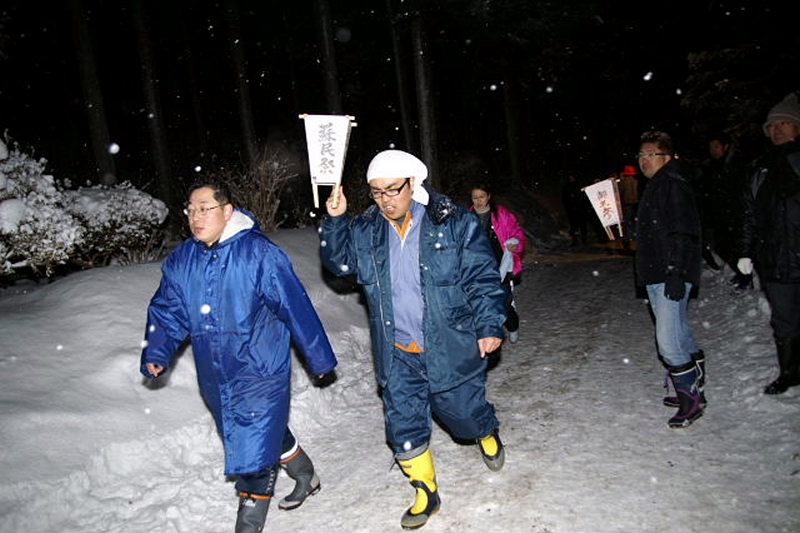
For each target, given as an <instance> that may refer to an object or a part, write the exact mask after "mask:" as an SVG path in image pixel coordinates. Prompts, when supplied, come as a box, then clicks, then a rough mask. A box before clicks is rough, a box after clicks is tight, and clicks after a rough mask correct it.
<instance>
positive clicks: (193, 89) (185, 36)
mask: <svg viewBox="0 0 800 533" xmlns="http://www.w3.org/2000/svg"><path fill="white" fill-rule="evenodd" d="M190 15H191V12H190V11H189V12H187V13H186V14H185V16H178V17H176V19H177V20H175V22H174V23H175V24H176V26H177V28H176V30H177V33H178V35H179V36H180V39H181V42H182V45H183V56H184V58H185V63H186V76H187V83H188V85H189V98H190V99H191V102H192V117H193V119H194V129H195V131H196V135H197V146H198V148H199V150H200V153H201V154H202V155H203V157H205V156H206V155H207V154H206V151H207V150H208V129H207V128H206V124H205V120H204V118H203V116H204V113H203V99H202V96H201V95H202V91H201V90H200V88H199V86H198V84H197V64H196V63H195V56H194V53H193V52H192V44H191V43H192V41H191V38H190V36H189V30H188V29H187V27H186V18H185V17H189V16H190ZM190 22H192V21H190Z"/></svg>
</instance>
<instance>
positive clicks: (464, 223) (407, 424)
mask: <svg viewBox="0 0 800 533" xmlns="http://www.w3.org/2000/svg"><path fill="white" fill-rule="evenodd" d="M427 177H428V169H427V167H426V166H425V164H424V163H423V162H422V161H420V160H419V159H418V158H416V157H415V156H413V155H412V154H409V153H408V152H404V151H402V150H386V151H384V152H381V153H379V154H377V155H376V156H375V157H374V158H373V159H372V161H371V162H370V164H369V167H368V169H367V182H368V183H369V188H370V196H371V197H372V199H373V201H374V202H375V204H374V205H372V206H371V207H369V208H368V209H367V210H366V211H365V212H364V213H362V214H360V215H356V216H353V215H349V214H347V199H346V197H345V194H344V191H343V190H342V188H341V187H340V188H339V190H338V191H335V192H334V194H337V192H338V199H337V201H336V202H334V201H333V200H334V199H333V198H330V199H328V202H327V204H326V207H327V211H328V216H327V217H326V218H325V219H324V220H323V221H322V225H321V227H320V230H319V232H320V255H321V256H322V263H323V265H324V266H325V268H326V269H328V270H329V271H331V272H332V273H334V274H336V275H338V276H347V275H355V276H356V279H357V281H358V283H359V284H360V285H361V286H362V287H363V291H364V295H365V296H366V299H367V303H368V306H367V308H368V309H369V314H370V320H369V324H370V333H371V335H372V346H373V357H374V359H375V374H376V378H377V380H378V384H379V385H380V388H381V391H382V399H383V405H384V421H385V429H386V440H387V442H388V443H389V445H390V447H391V448H392V451H393V452H394V457H395V460H396V461H397V463H398V464H399V465H400V468H401V470H402V471H403V473H404V474H405V475H406V476H408V477H409V479H410V481H411V486H412V487H414V489H415V490H416V497H415V501H414V503H413V505H412V506H411V507H410V508H408V510H406V511H405V513H404V514H403V516H402V518H401V521H400V524H401V526H402V527H404V528H407V529H415V528H418V527H421V526H423V525H425V523H426V522H427V521H428V519H429V518H430V516H431V515H432V514H434V513H435V512H437V511H438V510H439V506H440V498H439V491H438V485H437V481H436V470H435V468H434V463H433V453H432V451H431V449H430V437H431V428H432V424H433V418H434V417H435V418H436V419H437V421H439V422H441V423H442V424H443V425H444V426H445V427H446V428H447V430H448V432H449V433H450V434H451V435H452V436H453V437H454V438H456V439H459V440H463V441H467V442H474V443H476V444H477V448H478V449H479V450H480V453H481V456H482V458H483V462H484V463H485V464H486V466H487V467H488V468H489V469H490V470H493V471H496V470H500V469H501V468H502V467H503V463H504V461H505V448H504V447H503V443H502V442H501V440H500V436H499V433H498V427H499V425H500V423H499V422H498V420H497V417H496V416H495V411H494V407H493V406H492V404H491V403H489V402H488V401H487V400H486V368H487V360H486V357H485V356H486V354H487V353H490V352H493V351H494V350H496V349H497V348H498V347H499V346H500V344H501V342H502V338H503V337H504V335H505V331H504V329H503V324H504V323H505V321H506V293H505V290H504V289H503V287H502V285H501V284H500V277H499V276H498V265H497V260H496V258H495V255H494V252H493V250H492V247H491V244H490V243H489V239H488V237H487V236H486V234H485V232H484V231H483V230H482V228H481V224H480V222H479V220H478V218H477V217H476V216H475V215H474V214H473V213H470V212H468V211H467V210H466V209H464V208H463V207H461V206H459V205H457V204H456V203H454V202H453V201H452V200H451V199H450V198H448V197H446V196H444V195H441V194H439V193H437V192H435V191H433V190H432V189H427V188H425V187H424V186H423V183H424V182H425V180H426V179H427Z"/></svg>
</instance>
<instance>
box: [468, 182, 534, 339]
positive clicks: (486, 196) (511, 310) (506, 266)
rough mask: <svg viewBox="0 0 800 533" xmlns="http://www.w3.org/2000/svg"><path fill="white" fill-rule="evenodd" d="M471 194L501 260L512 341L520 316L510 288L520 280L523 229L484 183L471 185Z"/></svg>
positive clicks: (476, 210) (501, 274) (507, 327)
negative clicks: (493, 197) (493, 198)
mask: <svg viewBox="0 0 800 533" xmlns="http://www.w3.org/2000/svg"><path fill="white" fill-rule="evenodd" d="M470 195H471V197H472V207H471V208H470V210H471V211H473V212H474V213H475V214H476V215H478V218H480V220H481V224H482V225H483V229H484V231H486V234H487V235H488V236H489V240H490V241H491V243H492V248H493V249H494V251H495V254H496V255H497V261H498V263H499V264H500V278H501V279H502V280H503V286H504V287H505V288H506V291H507V293H508V299H507V305H506V307H507V317H506V324H505V326H506V330H507V331H508V340H509V341H510V342H512V343H515V342H517V341H518V340H519V316H518V315H517V311H516V308H515V306H514V292H513V288H514V285H515V284H517V285H518V284H519V283H520V281H521V274H522V254H523V253H524V252H525V243H526V239H525V231H523V229H522V226H521V225H520V223H519V220H517V216H516V215H515V214H514V213H513V212H511V210H509V209H508V208H507V207H505V206H504V205H501V204H497V203H495V202H494V200H492V194H491V192H490V191H489V188H488V187H487V186H486V185H484V184H480V185H476V186H474V187H472V189H471V191H470Z"/></svg>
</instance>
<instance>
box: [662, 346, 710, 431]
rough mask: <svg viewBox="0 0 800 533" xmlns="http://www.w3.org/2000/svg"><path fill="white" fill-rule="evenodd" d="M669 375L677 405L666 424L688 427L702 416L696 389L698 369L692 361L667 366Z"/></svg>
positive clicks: (698, 377)
mask: <svg viewBox="0 0 800 533" xmlns="http://www.w3.org/2000/svg"><path fill="white" fill-rule="evenodd" d="M669 377H670V378H671V379H672V386H673V387H675V393H676V394H677V396H678V404H679V405H678V412H677V413H675V416H673V417H672V418H670V419H669V422H668V425H669V427H671V428H685V427H688V426H690V425H692V423H693V422H694V421H695V420H697V419H698V418H700V417H701V416H703V408H702V407H701V406H700V391H698V390H697V383H698V381H699V380H700V371H699V369H698V368H697V365H696V364H695V363H694V361H692V362H691V363H687V364H685V365H683V366H679V367H674V366H673V367H669Z"/></svg>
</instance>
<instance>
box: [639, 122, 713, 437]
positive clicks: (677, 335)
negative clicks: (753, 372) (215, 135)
mask: <svg viewBox="0 0 800 533" xmlns="http://www.w3.org/2000/svg"><path fill="white" fill-rule="evenodd" d="M639 167H640V168H641V169H642V174H644V176H645V177H647V178H649V179H650V182H649V183H648V185H647V187H645V190H644V194H643V195H642V198H641V201H640V202H639V211H638V214H637V224H638V226H637V237H638V245H639V246H638V249H637V252H636V273H637V279H638V282H639V283H640V284H642V285H644V286H645V288H646V289H647V296H648V299H649V301H650V306H651V308H652V310H653V315H654V316H655V322H656V324H655V326H656V344H657V348H658V351H659V354H660V355H661V358H662V359H663V361H664V363H665V364H666V366H667V369H668V370H669V376H670V378H671V380H672V385H673V387H674V388H675V393H676V396H675V397H667V398H665V399H664V403H665V404H666V405H668V406H673V407H678V412H677V413H676V414H675V416H673V417H672V418H670V419H669V426H670V427H677V428H679V427H686V426H688V425H690V424H691V423H692V422H694V421H695V420H696V419H697V418H699V417H700V416H701V415H702V414H703V405H704V404H705V398H704V397H703V395H702V392H701V390H700V389H701V387H702V386H703V384H704V370H705V359H704V357H703V352H702V351H701V350H699V349H698V348H697V345H696V343H695V340H694V335H693V333H692V329H691V326H690V325H689V320H688V316H687V315H688V307H689V293H690V292H691V289H692V286H698V285H699V284H700V258H701V244H700V235H701V230H700V215H699V214H698V211H697V206H696V203H695V198H694V192H693V191H692V188H691V185H690V184H689V181H688V180H687V178H686V175H685V170H684V169H682V167H681V165H680V164H679V162H678V160H677V159H675V156H674V150H673V144H672V139H671V138H670V136H669V135H667V134H666V133H663V132H659V131H650V132H646V133H645V134H643V135H642V140H641V145H640V147H639Z"/></svg>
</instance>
